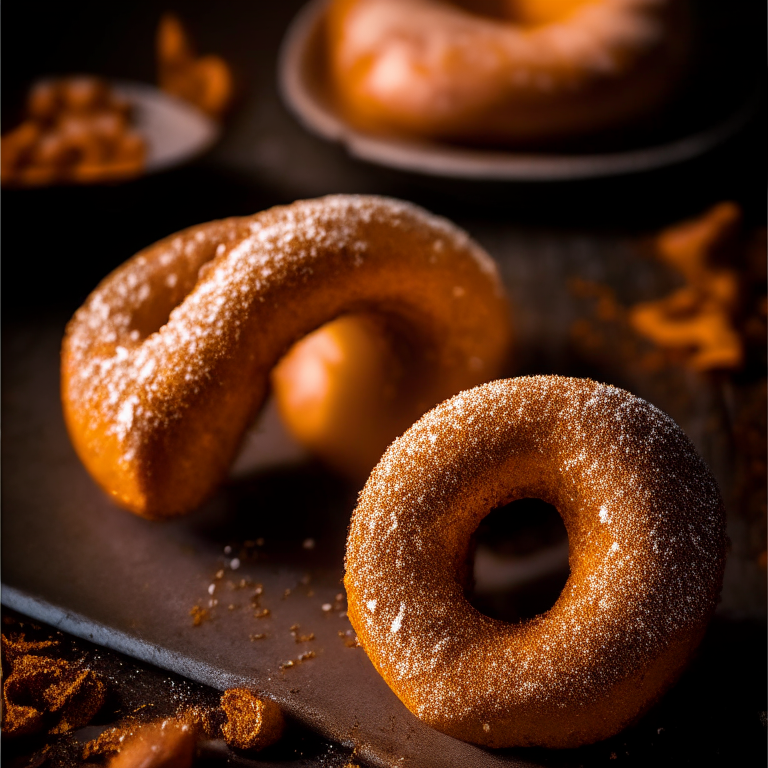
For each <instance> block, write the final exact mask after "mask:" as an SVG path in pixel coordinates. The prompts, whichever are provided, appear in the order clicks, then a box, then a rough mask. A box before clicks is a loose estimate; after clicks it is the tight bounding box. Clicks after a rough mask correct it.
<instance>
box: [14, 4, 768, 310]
mask: <svg viewBox="0 0 768 768" xmlns="http://www.w3.org/2000/svg"><path fill="white" fill-rule="evenodd" d="M695 5H696V8H697V10H698V11H701V12H700V13H699V20H700V25H701V30H702V38H703V40H704V43H703V44H702V46H701V49H700V52H699V60H698V64H697V66H698V69H697V74H696V77H695V78H693V80H692V83H691V87H690V88H689V89H688V91H686V92H685V93H684V94H683V95H682V96H681V101H680V103H679V104H678V105H677V107H674V106H673V107H672V108H671V109H670V110H668V112H669V114H668V115H667V117H668V118H669V119H671V120H672V121H673V123H674V124H673V125H672V126H671V127H670V130H669V131H667V133H668V135H669V136H670V137H679V136H680V135H685V133H686V131H689V130H701V129H706V128H707V127H709V126H711V125H713V124H716V123H717V122H718V121H719V120H722V119H723V118H725V117H727V116H728V115H729V114H732V112H733V110H734V109H736V108H738V107H739V106H743V104H744V103H745V101H748V100H750V99H753V100H754V98H755V94H756V93H760V92H763V93H764V90H765V89H764V80H765V79H764V75H763V66H764V65H763V62H764V60H765V40H764V36H765V34H764V30H765V18H764V16H765V7H764V5H763V4H762V3H752V2H747V0H744V2H736V3H728V4H723V3H716V2H711V1H708V2H703V3H702V2H699V3H696V4H695ZM300 6H301V2H300V1H299V0H286V1H285V2H280V3H273V2H270V3H267V2H263V1H262V2H259V1H258V0H253V1H252V2H242V1H240V2H238V1H236V0H229V1H228V2H218V3H210V2H190V3H183V4H181V3H179V4H176V5H166V4H163V3H157V2H146V1H144V2H129V3H104V2H74V3H35V2H24V3H22V2H15V3H5V4H4V7H3V16H2V22H3V23H2V52H3V53H2V56H3V62H2V63H3V66H2V121H3V126H2V127H3V130H7V129H8V128H10V127H13V125H14V123H15V122H16V121H18V120H19V116H20V108H21V105H22V104H23V99H24V94H25V93H26V90H27V88H28V87H29V85H30V84H31V83H33V82H34V81H35V80H36V79H38V78H40V77H43V76H47V75H51V74H66V73H78V72H82V73H96V74H101V75H104V76H108V77H113V78H125V79H131V80H140V81H144V82H148V83H154V82H156V75H155V55H154V36H155V30H156V27H157V22H158V20H159V18H160V15H161V13H162V12H163V11H165V10H174V11H176V12H177V13H178V14H179V15H180V16H181V18H182V19H183V20H184V22H185V23H186V25H187V26H188V28H189V31H190V33H191V35H192V38H193V40H194V41H195V42H196V43H197V46H198V50H199V52H200V53H218V54H220V55H223V56H224V57H225V58H226V59H227V60H228V61H229V62H230V63H231V64H232V66H233V68H234V71H235V77H236V81H237V92H238V96H237V102H236V104H235V107H234V109H233V110H232V113H231V115H230V118H229V120H228V122H227V126H226V130H225V134H224V138H223V141H222V142H221V143H220V145H219V146H218V147H217V148H216V149H215V150H214V151H213V152H212V153H211V154H210V155H209V156H208V157H207V158H204V159H203V160H202V161H200V162H197V163H195V164H194V165H192V166H188V167H185V168H180V169H175V170H173V171H169V172H166V173H162V174H158V175H154V176H151V177H147V178H143V179H139V180H137V181H134V182H131V183H128V184H123V185H119V186H112V187H90V188H87V187H84V188H54V189H38V190H8V191H4V193H3V200H2V202H3V207H2V214H3V231H2V245H3V247H4V253H3V256H4V258H3V301H4V304H3V308H4V312H5V313H6V317H7V316H8V315H9V313H10V314H11V315H13V316H15V315H16V314H17V313H22V314H24V313H26V312H29V311H37V310H38V309H39V308H40V307H44V306H52V307H53V306H55V307H56V308H61V309H62V310H67V311H73V310H74V309H76V308H77V307H78V306H79V305H80V303H81V302H82V300H83V299H84V298H85V296H86V295H87V293H88V292H89V291H90V290H91V289H92V288H93V287H94V285H95V284H96V282H98V280H99V279H101V277H103V276H104V275H105V274H106V273H107V272H108V271H109V270H110V269H112V268H113V267H115V266H116V265H118V264H120V263H121V262H122V261H124V260H125V259H126V258H127V257H128V256H130V255H132V254H133V253H135V252H136V251H137V250H139V249H140V248H141V247H143V246H145V245H147V244H149V243H151V242H153V241H154V240H157V239H159V238H160V237H163V236H165V235H167V234H169V233H170V232H173V231H176V230H178V229H180V228H182V227H185V226H188V225H190V224H195V223H198V222H201V221H207V220H210V219H214V218H218V217H222V216H232V215H238V214H249V213H253V212H255V211H258V210H261V209H263V208H265V207H269V206H271V205H275V204H278V203H285V202H290V201H292V200H294V199H297V198H300V197H314V196H317V195H321V194H326V193H332V192H361V193H362V192H375V193H382V194H391V195H394V196H397V197H402V198H405V199H410V200H413V201H415V202H418V203H421V204H422V205H425V206H426V207H428V208H430V209H431V210H434V211H437V212H440V213H443V214H445V215H447V216H449V217H451V218H453V219H454V220H458V221H459V222H460V223H464V222H468V221H470V220H475V219H480V220H483V221H485V220H490V221H494V222H504V223H505V224H510V225H514V224H521V225H524V226H531V225H533V226H545V227H547V228H549V229H553V230H557V229H558V228H570V229H573V228H576V229H588V230H591V231H603V232H616V231H618V232H630V233H641V232H644V231H647V230H649V229H651V228H653V227H656V226H660V225H665V224H668V223H670V222H672V221H675V220H679V219H681V218H684V217H686V216H691V215H695V214H697V213H698V212H700V211H701V210H703V209H704V208H706V207H707V206H708V205H710V204H712V203H714V202H716V201H719V200H722V199H732V200H736V201H738V202H739V203H740V204H741V205H742V207H743V208H744V210H745V211H746V214H747V217H748V219H749V220H750V221H752V222H760V221H763V220H764V219H765V207H766V206H765V203H766V198H765V168H766V142H765V136H766V135H767V132H766V127H767V124H766V117H765V100H764V99H759V98H758V101H759V106H758V107H756V109H755V110H754V112H753V117H752V119H751V120H750V121H749V124H748V125H747V126H746V127H745V129H744V130H743V131H741V132H740V133H739V135H738V136H736V137H734V138H733V139H731V140H730V141H729V142H728V143H727V144H726V145H725V146H723V147H721V148H719V149H718V150H717V151H715V152H712V153H710V154H708V155H707V156H706V157H703V158H699V159H697V160H695V161H692V162H688V163H684V164H682V165H677V166H675V167H673V168H670V169H667V170H663V171H657V172H654V173H649V174H641V175H635V176H632V177H627V178H611V179H605V180H594V181H589V182H583V181H582V182H567V183H560V184H549V183H538V184H536V183H533V184H510V183H486V184H482V183H471V182H451V181H450V180H444V179H440V180H434V179H429V178H425V177H419V176H416V175H409V174H404V173H399V172H394V171H389V170H386V169H383V168H378V167H374V166H372V165H368V164H366V163H362V162H359V161H356V160H354V159H351V158H349V157H348V156H347V155H346V153H345V151H344V150H343V149H342V148H341V147H337V146H332V145H329V144H327V143H326V142H324V141H322V140H320V139H317V138H315V137H314V136H311V135H309V134H308V133H307V132H305V131H304V130H303V129H302V128H301V127H300V126H299V125H298V124H297V122H296V121H295V120H294V119H293V117H292V116H291V115H290V114H289V113H288V112H287V110H286V109H285V107H284V106H283V105H282V103H281V101H280V98H279V96H278V93H277V85H276V58H277V52H278V49H279V44H280V41H281V39H282V36H283V34H284V32H285V29H286V27H287V25H288V24H289V22H290V20H291V19H292V18H293V16H294V15H295V12H296V10H297V9H298V8H299V7H300ZM664 120H665V116H664V115H662V116H660V118H659V121H660V122H661V123H662V124H664Z"/></svg>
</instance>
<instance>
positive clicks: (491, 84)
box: [327, 0, 690, 143]
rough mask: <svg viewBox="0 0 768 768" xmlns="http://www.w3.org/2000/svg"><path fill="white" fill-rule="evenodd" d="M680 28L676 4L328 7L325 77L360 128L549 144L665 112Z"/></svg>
mask: <svg viewBox="0 0 768 768" xmlns="http://www.w3.org/2000/svg"><path fill="white" fill-rule="evenodd" d="M459 6H464V7H459ZM485 6H498V7H496V8H495V9H494V10H495V14H494V15H495V16H496V18H491V16H489V15H488V14H487V12H486V11H487V8H485ZM689 27H690V22H689V20H688V8H687V4H686V1H685V0H562V1H561V2H546V1H545V0H527V2H525V1H520V0H516V1H515V2H512V1H510V2H506V3H505V2H500V1H497V2H495V3H494V2H485V3H484V2H482V1H481V0H464V1H463V2H461V3H451V2H447V1H446V0H333V2H332V3H331V5H330V8H329V11H328V23H327V30H328V32H327V38H328V51H329V53H328V56H329V79H330V85H331V88H332V91H333V93H334V96H335V98H336V101H337V103H338V105H339V108H340V109H341V111H342V112H343V113H344V115H345V116H346V118H347V119H348V120H349V121H350V122H351V123H352V124H354V125H357V126H359V127H360V128H362V129H364V130H367V131H372V132H376V133H389V132H394V133H396V134H398V133H399V134H407V135H411V136H421V137H428V138H436V139H446V140H449V141H466V142H480V143H482V142H496V143H537V142H538V143H546V142H548V141H553V140H559V139H569V138H572V137H575V136H578V135H580V134H588V133H594V132H598V131H604V130H609V129H613V128H615V127H617V126H620V125H623V124H628V123H630V122H632V121H635V120H637V119H638V118H640V117H643V116H645V115H647V114H648V113H649V112H652V111H653V110H654V109H655V108H657V107H659V106H660V105H662V104H663V103H664V102H665V101H666V100H667V99H668V98H669V97H670V96H671V95H672V93H673V91H674V89H675V88H676V87H677V86H678V85H679V82H680V80H681V79H682V75H683V74H684V71H685V69H686V66H687V62H688V59H689V58H690V42H689V36H690V30H689Z"/></svg>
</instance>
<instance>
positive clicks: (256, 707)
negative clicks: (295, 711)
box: [221, 688, 285, 750]
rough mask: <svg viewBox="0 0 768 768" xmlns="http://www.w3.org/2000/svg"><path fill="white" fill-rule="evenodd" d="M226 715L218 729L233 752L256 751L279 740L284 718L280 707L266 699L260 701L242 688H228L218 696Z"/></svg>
mask: <svg viewBox="0 0 768 768" xmlns="http://www.w3.org/2000/svg"><path fill="white" fill-rule="evenodd" d="M221 707H222V709H223V710H224V712H225V713H226V715H227V722H226V723H225V724H224V725H223V726H222V729H221V730H222V733H223V735H224V739H225V740H226V742H227V744H229V746H230V747H235V748H236V749H249V750H260V749H264V747H268V746H269V745H270V744H274V743H275V742H276V741H278V740H279V739H280V737H281V736H282V734H283V730H284V729H285V719H284V718H283V713H282V711H281V710H280V707H279V706H278V705H277V704H275V703H274V702H273V701H269V700H268V699H260V698H259V697H258V696H256V694H255V693H253V692H252V691H249V690H247V689H245V688H231V689H230V690H228V691H225V692H224V694H223V695H222V697H221Z"/></svg>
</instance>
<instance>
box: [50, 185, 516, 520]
mask: <svg viewBox="0 0 768 768" xmlns="http://www.w3.org/2000/svg"><path fill="white" fill-rule="evenodd" d="M355 313H360V314H374V315H377V316H379V317H380V318H382V320H383V321H385V322H387V323H391V324H392V325H393V326H395V327H398V328H400V329H401V330H402V332H404V333H407V334H408V335H409V337H410V338H411V339H412V340H413V341H414V343H415V344H417V345H418V349H419V351H420V353H421V358H422V359H423V360H425V361H427V362H428V363H429V366H430V368H431V371H432V385H431V386H432V392H431V396H432V397H434V399H432V400H431V402H438V401H439V400H441V399H443V398H445V397H447V396H449V395H451V394H453V393H454V392H457V391H460V390H461V389H463V388H465V387H466V386H471V385H473V384H476V383H478V382H480V381H484V380H487V379H488V378H491V377H493V376H494V375H497V369H498V367H499V365H500V364H501V363H502V361H503V359H504V357H505V355H506V351H507V345H508V342H509V336H510V330H509V309H508V304H507V301H506V297H505V295H504V291H503V288H502V285H501V282H500V280H499V277H498V274H497V272H496V267H495V265H494V263H493V261H492V260H491V258H490V257H489V256H488V255H487V254H486V253H485V252H484V251H483V250H482V249H481V248H480V247H479V246H478V245H476V244H475V243H474V242H473V241H472V240H471V239H470V238H469V237H468V236H467V234H466V233H464V232H463V231H461V230H460V229H458V228H457V227H455V226H454V225H453V224H451V223H450V222H448V221H446V220H445V219H441V218H438V217H436V216H432V215H430V214H428V213H427V212H426V211H424V210H422V209H420V208H417V207H416V206H413V205H410V204H408V203H403V202H400V201H396V200H391V199H386V198H380V197H364V196H345V195H338V196H331V197H325V198H321V199H318V200H305V201H299V202H296V203H293V204H292V205H288V206H283V207H277V208H272V209H270V210H268V211H265V212H263V213H258V214H256V215H254V216H249V217H243V218H233V219H226V220H223V221H215V222H211V223H209V224H203V225H200V226H197V227H191V228H190V229H187V230H184V231H183V232H180V233H178V234H176V235H172V236H171V237H168V238H166V239H165V240H161V241H160V242H158V243H156V244H155V245H152V246H150V247H149V248H147V249H145V250H144V251H141V252H140V253H139V254H137V255H136V256H134V257H133V258H131V259H129V260H128V261H127V262H126V263H125V264H124V265H122V266H121V267H119V268H118V269H117V270H115V271H114V272H113V273H112V274H111V275H109V276H108V277H107V278H106V279H105V280H104V281H103V282H102V283H101V284H100V285H99V286H98V287H97V288H96V290H94V292H93V293H92V294H91V295H90V297H89V298H88V299H87V301H86V302H85V304H84V305H83V307H81V308H80V309H79V310H78V311H77V312H76V313H75V315H74V317H73V318H72V320H71V321H70V323H69V325H68V326H67V330H66V335H65V337H64V342H63V348H62V363H61V375H62V383H61V386H62V402H63V408H64V416H65V420H66V424H67V427H68V429H69V434H70V437H71V439H72V443H73V445H74V447H75V449H76V451H77V453H78V455H79V456H80V458H81V460H82V461H83V463H84V464H85V466H86V468H87V469H88V470H89V472H90V473H91V475H92V476H93V477H94V479H95V480H96V481H97V482H98V483H99V484H100V485H101V486H102V487H103V488H104V489H105V490H106V491H107V492H108V493H109V494H110V495H111V496H112V497H113V499H114V500H115V501H116V502H117V503H118V504H120V505H121V506H124V507H126V508H127V509H130V510H132V511H134V512H137V513H138V514H141V515H144V516H147V517H164V516H170V515H176V514H180V513H183V512H185V511H188V510H190V509H192V508H193V507H195V506H197V505H198V504H199V503H200V502H201V501H202V500H203V499H205V498H206V496H208V495H209V494H210V493H211V492H212V491H213V490H214V488H215V487H216V485H217V484H218V483H219V482H220V481H221V480H222V479H223V477H224V476H225V474H226V472H227V469H228V467H229V465H230V463H231V461H232V460H233V458H234V455H235V453H236V451H237V449H238V447H239V445H240V442H241V439H242V436H243V434H244V432H245V430H246V428H247V427H248V426H249V425H250V423H251V422H252V420H253V419H254V418H255V416H256V414H257V412H258V411H259V408H260V407H261V405H262V403H263V401H264V398H265V396H266V394H267V391H268V386H269V372H270V370H271V369H272V368H273V366H274V365H275V364H276V363H277V361H278V360H279V359H280V357H281V356H282V355H284V354H285V352H286V351H287V350H288V349H289V347H290V346H291V345H292V344H293V343H294V342H295V341H297V340H298V339H300V338H301V337H302V336H304V335H305V334H307V333H309V332H310V331H313V330H315V329H316V328H318V327H320V326H321V325H323V324H324V323H327V322H329V321H331V320H333V319H334V318H336V317H339V316H340V315H344V314H355Z"/></svg>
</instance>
